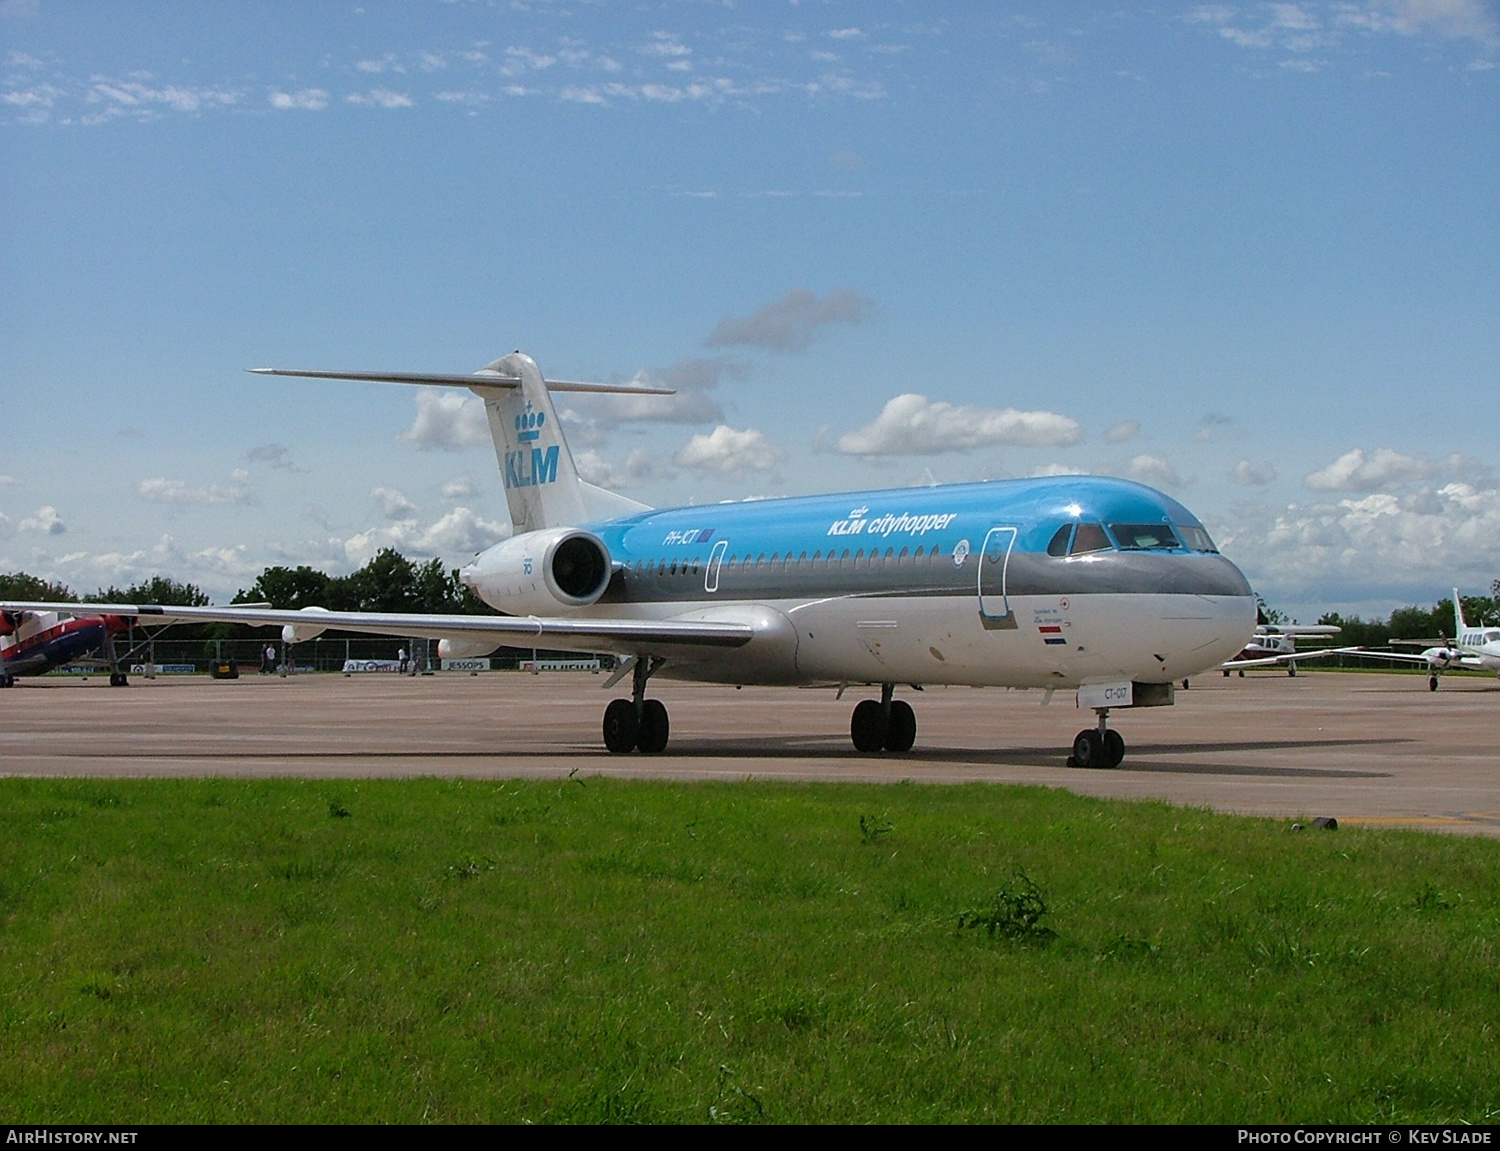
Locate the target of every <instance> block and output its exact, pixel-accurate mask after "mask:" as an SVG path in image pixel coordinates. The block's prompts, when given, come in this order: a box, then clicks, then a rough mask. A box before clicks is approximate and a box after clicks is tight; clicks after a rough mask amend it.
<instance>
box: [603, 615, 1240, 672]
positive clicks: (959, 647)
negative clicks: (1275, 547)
mask: <svg viewBox="0 0 1500 1151" xmlns="http://www.w3.org/2000/svg"><path fill="white" fill-rule="evenodd" d="M752 608H753V610H758V611H760V612H762V613H765V614H766V615H767V616H768V617H771V619H770V620H769V621H768V622H769V626H768V627H767V628H766V631H765V639H761V638H760V637H759V636H758V637H757V639H756V640H752V641H751V643H750V644H748V645H747V646H746V647H745V648H741V649H733V650H727V651H704V650H683V651H680V652H677V653H672V654H671V655H669V657H668V662H667V664H666V665H665V666H664V667H663V668H662V671H661V673H660V674H662V675H664V676H670V677H673V678H681V679H695V680H706V681H711V682H722V683H764V684H798V683H830V682H832V683H838V682H849V683H863V682H869V683H880V682H894V683H911V684H970V685H975V686H992V687H1040V688H1047V687H1056V688H1069V689H1071V688H1074V687H1077V686H1078V685H1080V684H1086V683H1103V682H1113V681H1120V680H1135V681H1139V682H1152V683H1166V682H1170V681H1173V680H1178V679H1183V678H1185V677H1188V676H1192V675H1197V674H1199V673H1200V672H1203V671H1205V670H1207V669H1209V668H1212V667H1216V666H1217V665H1218V664H1219V663H1221V662H1222V661H1224V660H1225V659H1228V658H1229V657H1230V656H1232V655H1233V654H1234V653H1235V652H1236V651H1238V650H1239V648H1240V646H1241V645H1242V644H1243V643H1244V636H1245V633H1246V630H1247V626H1253V623H1254V612H1255V605H1254V601H1253V600H1247V599H1246V598H1245V597H1241V596H1205V595H1196V594H1195V595H1172V594H1156V595H1151V594H1145V595H1143V594H1139V593H1136V594H1109V593H1105V594H1092V595H1072V596H1062V597H1059V596H1035V597H1032V596H1023V597H1014V598H1013V599H1012V600H1011V609H1012V619H1013V621H1014V624H1015V626H1014V627H995V626H991V627H986V626H985V624H984V621H983V620H982V619H981V616H980V614H979V610H978V603H977V600H975V599H966V598H963V597H955V596H951V595H949V596H899V597H898V596H893V597H866V596H840V597H831V598H823V599H815V600H770V601H766V602H763V603H761V604H758V605H748V604H735V605H730V604H726V603H724V602H722V601H716V600H705V601H698V602H691V603H682V602H677V603H670V604H667V603H653V604H616V605H612V606H611V607H610V608H609V609H607V610H600V609H597V608H596V609H592V610H588V611H585V612H582V613H580V614H581V615H583V616H589V617H595V618H615V619H621V618H626V619H653V620H661V619H672V618H690V619H701V618H716V617H729V616H733V617H739V616H742V615H743V614H744V613H745V612H746V611H748V610H752ZM782 621H784V623H789V624H790V627H789V628H788V627H786V626H784V624H783V626H781V627H780V628H778V627H777V626H776V625H777V623H781V622H782ZM1048 639H1051V640H1053V642H1051V643H1049V642H1047V640H1048ZM1059 641H1061V642H1059Z"/></svg>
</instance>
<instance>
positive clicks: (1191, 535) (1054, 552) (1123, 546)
mask: <svg viewBox="0 0 1500 1151" xmlns="http://www.w3.org/2000/svg"><path fill="white" fill-rule="evenodd" d="M1178 531H1180V532H1181V533H1182V539H1181V540H1179V539H1178V538H1177V535H1176V534H1175V533H1174V532H1173V531H1172V528H1171V527H1170V526H1169V525H1167V524H1110V525H1109V531H1108V532H1107V533H1106V532H1105V530H1104V525H1103V524H1063V526H1062V527H1060V528H1058V529H1057V532H1056V533H1055V534H1054V535H1053V537H1052V540H1051V542H1050V543H1048V544H1047V554H1048V555H1049V556H1076V555H1085V554H1087V553H1089V552H1102V551H1108V550H1109V549H1111V548H1116V547H1118V548H1119V549H1120V550H1121V551H1127V552H1135V551H1174V550H1176V549H1178V548H1184V547H1186V548H1189V549H1191V550H1192V551H1195V552H1217V551H1218V550H1219V549H1218V548H1216V547H1214V541H1213V540H1212V539H1210V538H1209V534H1208V532H1206V531H1204V530H1203V529H1202V528H1200V527H1186V526H1181V525H1179V527H1178ZM1111 536H1113V537H1114V538H1113V539H1111V538H1110V537H1111Z"/></svg>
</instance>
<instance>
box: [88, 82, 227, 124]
mask: <svg viewBox="0 0 1500 1151" xmlns="http://www.w3.org/2000/svg"><path fill="white" fill-rule="evenodd" d="M239 98H240V94H239V93H238V92H235V91H230V90H227V89H219V88H188V87H182V86H180V85H177V84H168V85H167V86H166V87H163V88H152V87H149V86H148V85H146V84H143V83H141V82H140V81H139V80H125V81H115V80H110V79H107V78H105V77H100V76H96V77H94V78H93V81H92V83H91V84H90V87H89V90H88V93H87V95H86V96H85V97H84V99H85V100H86V101H87V102H88V103H90V104H98V105H102V106H103V108H104V116H109V115H122V114H133V115H137V116H142V115H150V114H153V113H155V112H156V111H158V110H160V109H162V108H167V109H170V110H172V111H174V112H198V111H201V110H204V109H207V108H215V107H227V106H229V105H232V104H236V103H238V102H239ZM92 118H93V119H99V118H102V117H99V116H96V117H92Z"/></svg>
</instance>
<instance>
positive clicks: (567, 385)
mask: <svg viewBox="0 0 1500 1151" xmlns="http://www.w3.org/2000/svg"><path fill="white" fill-rule="evenodd" d="M245 370H246V371H247V372H251V373H253V374H254V375H257V376H297V377H300V378H303V379H309V380H363V381H364V382H366V383H371V384H419V385H422V386H424V387H432V388H519V387H520V386H521V377H520V376H503V375H500V374H499V373H498V372H477V373H475V374H473V375H469V376H448V375H441V374H434V373H430V372H315V371H302V370H300V369H294V368H246V369H245ZM547 388H548V390H549V391H554V392H597V393H600V394H602V395H622V396H673V395H676V394H677V393H676V392H675V391H674V390H673V389H671V388H645V387H641V386H639V385H636V384H590V383H584V382H582V381H579V380H548V381H547Z"/></svg>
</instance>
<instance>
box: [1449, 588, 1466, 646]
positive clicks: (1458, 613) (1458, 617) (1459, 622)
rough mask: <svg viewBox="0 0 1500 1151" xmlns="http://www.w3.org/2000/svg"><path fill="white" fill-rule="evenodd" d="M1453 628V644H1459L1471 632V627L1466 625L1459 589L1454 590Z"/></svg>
mask: <svg viewBox="0 0 1500 1151" xmlns="http://www.w3.org/2000/svg"><path fill="white" fill-rule="evenodd" d="M1453 627H1454V632H1453V642H1454V643H1458V642H1460V641H1461V640H1462V639H1463V636H1464V632H1466V631H1468V630H1469V625H1468V624H1466V623H1464V601H1463V598H1462V597H1461V596H1460V595H1459V594H1458V589H1457V588H1454V589H1453Z"/></svg>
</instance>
